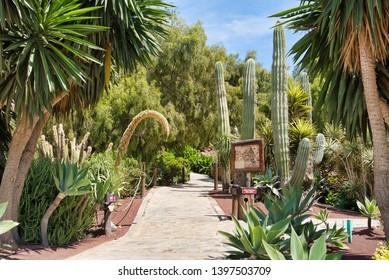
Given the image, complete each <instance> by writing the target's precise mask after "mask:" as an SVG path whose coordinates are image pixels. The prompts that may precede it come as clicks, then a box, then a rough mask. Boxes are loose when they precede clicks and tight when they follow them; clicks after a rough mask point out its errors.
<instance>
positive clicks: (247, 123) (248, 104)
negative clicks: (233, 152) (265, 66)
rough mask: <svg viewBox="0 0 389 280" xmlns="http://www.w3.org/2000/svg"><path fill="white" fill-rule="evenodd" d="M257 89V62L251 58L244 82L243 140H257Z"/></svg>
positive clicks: (247, 64) (248, 61) (247, 65)
mask: <svg viewBox="0 0 389 280" xmlns="http://www.w3.org/2000/svg"><path fill="white" fill-rule="evenodd" d="M255 87H256V84H255V62H254V59H252V58H250V59H248V60H247V62H246V68H245V75H244V82H243V119H242V128H241V139H242V140H247V139H254V138H255Z"/></svg>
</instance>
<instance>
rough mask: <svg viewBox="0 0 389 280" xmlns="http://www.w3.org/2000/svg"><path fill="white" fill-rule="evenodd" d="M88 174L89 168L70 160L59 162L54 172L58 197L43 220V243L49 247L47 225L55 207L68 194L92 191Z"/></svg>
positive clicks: (73, 194)
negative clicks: (79, 165) (81, 166)
mask: <svg viewBox="0 0 389 280" xmlns="http://www.w3.org/2000/svg"><path fill="white" fill-rule="evenodd" d="M87 175H88V169H87V168H83V169H79V168H78V165H77V164H72V163H69V161H67V160H66V161H65V162H62V163H60V164H58V166H57V168H56V173H55V174H53V177H54V181H55V185H56V187H57V189H58V190H59V193H58V195H57V197H56V198H55V199H54V201H53V203H52V204H51V205H50V206H49V208H48V209H47V210H46V212H45V214H44V215H43V218H42V221H41V236H42V245H43V246H44V247H49V241H48V238H47V225H48V223H49V219H50V217H51V215H52V214H53V212H54V211H55V209H57V207H58V205H59V203H60V202H61V201H62V200H63V199H64V198H65V197H66V196H75V195H84V194H89V193H91V191H92V190H91V182H90V180H89V179H87V178H86V176H87Z"/></svg>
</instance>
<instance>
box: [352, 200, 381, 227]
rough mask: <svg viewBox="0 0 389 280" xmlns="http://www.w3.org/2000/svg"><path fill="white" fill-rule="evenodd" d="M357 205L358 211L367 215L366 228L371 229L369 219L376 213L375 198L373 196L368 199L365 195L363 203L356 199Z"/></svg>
mask: <svg viewBox="0 0 389 280" xmlns="http://www.w3.org/2000/svg"><path fill="white" fill-rule="evenodd" d="M357 206H358V209H359V211H360V212H361V213H362V214H363V215H365V216H367V228H368V229H369V230H371V229H372V227H371V219H372V218H374V217H375V216H377V214H378V206H377V203H376V200H375V199H374V198H373V199H372V200H369V199H368V198H367V197H366V196H365V199H364V204H363V203H362V202H360V201H359V200H357Z"/></svg>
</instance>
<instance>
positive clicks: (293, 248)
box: [263, 227, 342, 260]
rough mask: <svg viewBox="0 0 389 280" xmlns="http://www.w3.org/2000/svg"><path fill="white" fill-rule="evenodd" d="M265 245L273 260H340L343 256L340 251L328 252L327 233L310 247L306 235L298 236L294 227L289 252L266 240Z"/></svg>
mask: <svg viewBox="0 0 389 280" xmlns="http://www.w3.org/2000/svg"><path fill="white" fill-rule="evenodd" d="M263 246H264V248H265V250H266V253H267V254H268V255H269V258H270V259H271V260H286V259H287V258H288V259H289V258H291V259H292V260H340V259H341V258H342V253H340V252H336V253H330V254H327V246H326V235H325V234H322V235H321V236H320V237H319V238H318V239H316V240H315V241H314V242H313V244H312V245H311V246H309V247H308V244H307V241H306V240H305V237H304V235H300V236H298V235H297V233H296V231H295V230H294V229H293V227H292V233H291V236H290V250H289V252H287V253H282V252H281V251H279V250H278V249H277V248H276V247H275V246H271V245H270V244H268V243H267V242H266V241H263ZM284 254H285V255H284Z"/></svg>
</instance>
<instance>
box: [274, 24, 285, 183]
mask: <svg viewBox="0 0 389 280" xmlns="http://www.w3.org/2000/svg"><path fill="white" fill-rule="evenodd" d="M287 89H288V70H287V63H286V44H285V32H284V28H283V27H282V25H281V24H280V23H277V25H276V27H275V28H274V36H273V64H272V92H271V120H272V127H273V141H274V154H275V162H276V166H277V169H278V175H279V176H280V183H281V185H285V184H286V183H287V182H288V181H289V137H288V127H289V121H288V95H287Z"/></svg>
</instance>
